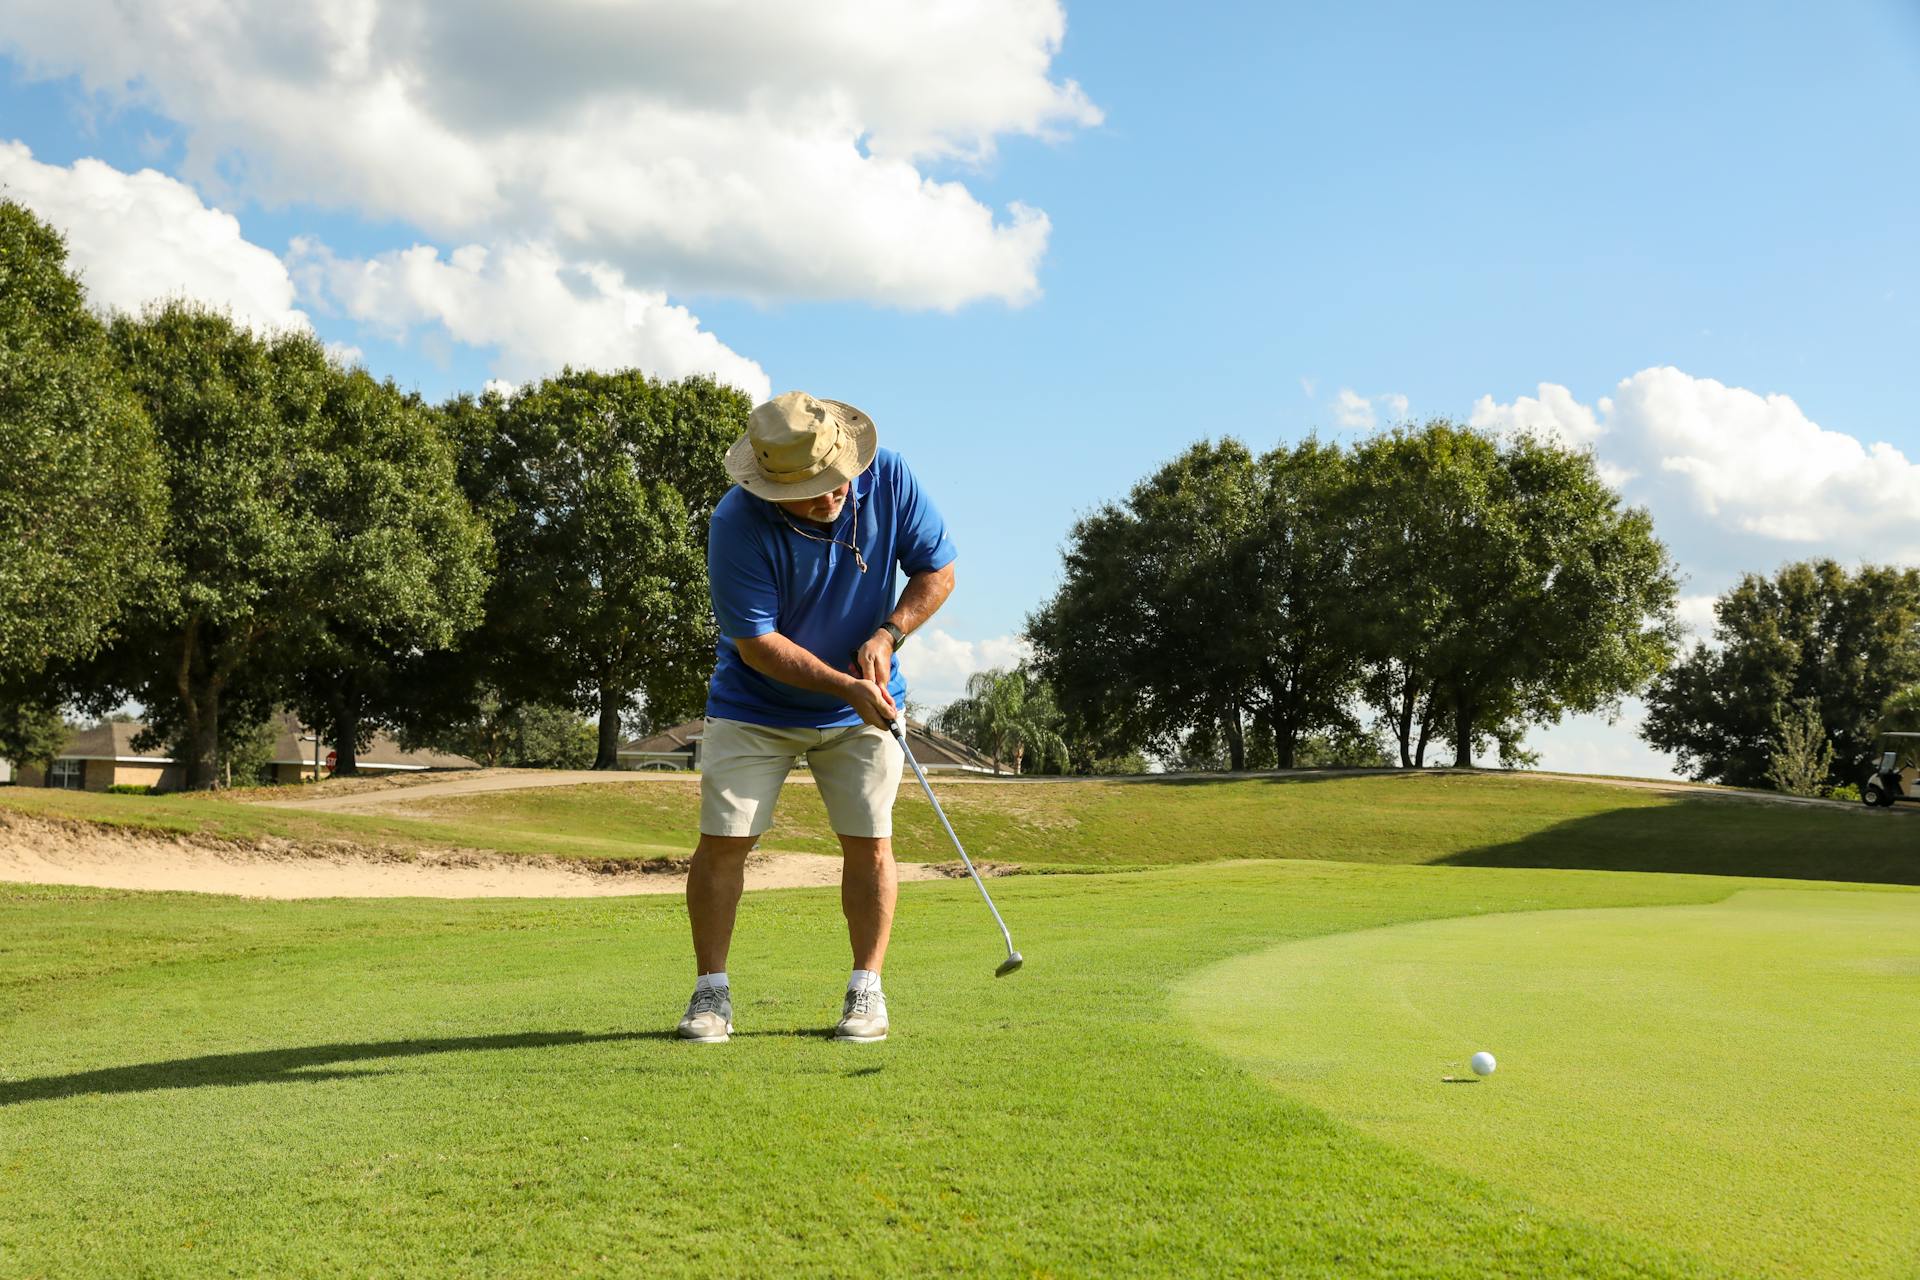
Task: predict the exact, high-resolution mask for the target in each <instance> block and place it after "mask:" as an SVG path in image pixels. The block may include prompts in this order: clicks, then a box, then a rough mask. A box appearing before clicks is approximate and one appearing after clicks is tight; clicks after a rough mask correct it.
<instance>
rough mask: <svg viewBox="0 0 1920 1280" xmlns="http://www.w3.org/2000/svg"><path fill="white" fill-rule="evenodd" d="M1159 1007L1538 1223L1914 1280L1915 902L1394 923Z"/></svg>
mask: <svg viewBox="0 0 1920 1280" xmlns="http://www.w3.org/2000/svg"><path fill="white" fill-rule="evenodd" d="M1179 1003H1180V1004H1181V1005H1182V1006H1183V1007H1184V1008H1186V1009H1188V1010H1190V1011H1191V1016H1192V1019H1193V1023H1194V1026H1195V1029H1196V1031H1197V1032H1198V1034H1199V1035H1200V1036H1201V1037H1202V1038H1203V1039H1204V1040H1206V1041H1208V1042H1210V1043H1212V1044H1214V1045H1216V1046H1218V1047H1219V1048H1221V1049H1222V1050H1224V1051H1225V1052H1226V1053H1228V1054H1229V1055H1231V1056H1232V1057H1234V1058H1236V1059H1238V1060H1239V1061H1240V1062H1242V1063H1243V1064H1244V1065H1246V1066H1247V1067H1248V1068H1249V1069H1250V1070H1252V1071H1253V1072H1254V1073H1255V1074H1256V1075H1258V1076H1260V1077H1262V1078H1264V1079H1266V1080H1268V1081H1269V1082H1271V1083H1272V1084H1274V1085H1275V1086H1277V1087H1279V1088H1280V1089H1282V1090H1284V1091H1285V1092H1286V1093H1288V1094H1291V1095H1293V1096H1295V1097H1298V1098H1300V1099H1302V1100H1304V1101H1307V1102H1309V1103H1311V1104H1313V1105H1315V1106H1318V1107H1321V1108H1323V1109H1324V1110H1326V1111H1328V1112H1330V1113H1332V1114H1333V1115H1335V1116H1336V1117H1338V1118H1341V1119H1344V1120H1346V1121H1349V1122H1351V1123H1352V1124H1354V1125H1356V1126H1358V1127H1360V1128H1361V1129H1363V1130H1365V1131H1367V1132H1369V1133H1372V1134H1374V1135H1376V1136H1378V1137H1380V1138H1382V1139H1385V1140H1387V1141H1389V1142H1391V1143H1394V1144H1396V1145H1399V1146H1402V1147H1405V1148H1409V1149H1411V1150H1414V1151H1417V1152H1420V1153H1423V1154H1425V1155H1427V1156H1429V1157H1431V1158H1433V1159H1436V1160H1437V1161H1439V1162H1441V1163H1442V1164H1444V1165H1446V1166H1448V1167H1451V1168H1454V1169H1458V1170H1460V1171H1461V1172H1462V1173H1465V1174H1470V1175H1473V1176H1475V1177H1478V1178H1482V1179H1485V1180H1487V1181H1489V1182H1492V1183H1495V1184H1499V1185H1502V1186H1504V1187H1506V1188H1508V1189H1511V1190H1516V1191H1519V1192H1521V1193H1523V1194H1525V1195H1527V1196H1529V1197H1531V1198H1533V1199H1535V1200H1536V1201H1538V1202H1540V1203H1542V1204H1544V1205H1548V1206H1551V1207H1553V1208H1556V1209H1561V1210H1568V1211H1572V1212H1574V1213H1577V1214H1579V1215H1580V1216H1583V1217H1586V1218H1588V1219H1589V1220H1592V1221H1596V1222H1600V1223H1604V1224H1606V1225H1608V1226H1611V1227H1614V1228H1616V1229H1619V1230H1623V1231H1627V1232H1630V1233H1631V1234H1633V1235H1636V1236H1640V1237H1641V1238H1643V1239H1652V1240H1659V1241H1662V1242H1664V1243H1667V1244H1671V1245H1676V1246H1679V1247H1682V1248H1687V1249H1690V1250H1692V1251H1694V1252H1695V1253H1697V1254H1698V1255H1700V1256H1702V1257H1703V1258H1706V1259H1710V1260H1711V1261H1712V1262H1714V1263H1717V1264H1720V1265H1723V1266H1726V1267H1727V1268H1728V1269H1729V1270H1730V1271H1731V1272H1732V1273H1734V1274H1741V1275H1758V1274H1769V1275H1771V1274H1777V1275H1794V1276H1806V1275H1830V1276H1850V1277H1853V1276H1913V1275H1916V1274H1920V1214H1916V1213H1915V1212H1914V1208H1913V1207H1914V1205H1915V1204H1916V1203H1920V1160H1917V1159H1916V1157H1915V1152H1916V1151H1920V894H1915V893H1894V892H1849V891H1837V890H1808V891H1800V890H1783V891H1774V890H1749V891H1745V892H1741V893H1737V894H1735V895H1734V896H1732V897H1731V898H1729V899H1727V900H1726V901H1724V902H1721V903H1718V904H1714V905H1707V906H1673V907H1651V908H1633V909H1625V910H1584V911H1550V912H1538V913H1527V914H1514V915H1489V916H1481V917H1477V918H1469V919H1453V920H1442V921H1434V922H1431V923H1420V924H1407V925H1398V926H1392V927H1388V928H1381V929H1371V930H1366V931H1363V932H1358V933H1346V934H1338V935H1333V936H1329V937H1322V938H1315V939H1311V940H1307V941H1302V942H1294V943H1288V944H1286V945H1283V946H1280V947H1276V948H1273V949H1270V950H1266V951H1261V952H1258V953H1255V954H1252V955H1248V956H1241V957H1238V958H1235V959H1233V960H1229V961H1225V962H1222V963H1220V964H1216V965H1213V966H1211V967H1209V968H1207V969H1205V970H1203V971H1201V972H1200V973H1199V974H1197V975H1196V976H1194V977H1193V978H1191V979H1190V980H1188V981H1187V982H1185V983H1184V984H1183V985H1182V987H1181V988H1180V993H1179ZM1479 1049H1487V1050H1490V1051H1492V1052H1493V1053H1494V1054H1496V1055H1497V1056H1498V1058H1499V1063H1500V1067H1499V1070H1498V1071H1497V1072H1496V1073H1495V1074H1494V1075H1493V1076H1492V1077H1491V1078H1489V1079H1487V1080H1485V1081H1475V1082H1473V1083H1467V1082H1465V1081H1468V1080H1472V1077H1471V1076H1470V1074H1469V1072H1468V1070H1467V1058H1468V1057H1469V1055H1471V1054H1472V1053H1473V1052H1474V1051H1476V1050H1479ZM1449 1078H1452V1080H1453V1081H1458V1082H1449Z"/></svg>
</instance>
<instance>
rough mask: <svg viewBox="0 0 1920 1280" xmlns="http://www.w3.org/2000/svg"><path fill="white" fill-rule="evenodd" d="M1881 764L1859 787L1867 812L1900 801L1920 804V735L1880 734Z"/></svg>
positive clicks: (1875, 766) (1877, 765) (1876, 766)
mask: <svg viewBox="0 0 1920 1280" xmlns="http://www.w3.org/2000/svg"><path fill="white" fill-rule="evenodd" d="M1879 747H1880V760H1879V763H1877V764H1875V765H1874V767H1873V772H1872V773H1871V774H1869V775H1868V776H1867V780H1866V781H1865V782H1863V783H1861V784H1860V799H1861V801H1862V802H1864V803H1865V804H1866V805H1867V806H1868V807H1869V808H1872V807H1874V806H1885V805H1892V804H1894V803H1896V802H1897V801H1901V800H1920V733H1882V734H1881V735H1880V741H1879Z"/></svg>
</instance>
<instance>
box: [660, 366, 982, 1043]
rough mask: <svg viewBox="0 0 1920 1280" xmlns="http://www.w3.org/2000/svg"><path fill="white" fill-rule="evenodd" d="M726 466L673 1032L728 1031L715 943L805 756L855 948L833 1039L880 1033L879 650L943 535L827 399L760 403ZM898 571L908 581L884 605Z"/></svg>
mask: <svg viewBox="0 0 1920 1280" xmlns="http://www.w3.org/2000/svg"><path fill="white" fill-rule="evenodd" d="M727 473H728V474H729V475H731V476H732V477H733V479H734V481H735V487H734V488H733V489H731V490H730V491H728V493H727V495H726V496H725V497H724V498H722V499H721V500H720V503H719V505H718V506H717V507H715V508H714V512H713V521H712V525H711V529H710V532H709V535H708V540H707V582H708V590H709V591H710V592H711V594H712V597H713V614H714V617H715V618H717V619H718V620H719V623H720V645H719V662H718V664H717V665H716V666H715V667H714V671H713V679H712V681H711V682H710V683H709V684H708V686H707V724H706V733H705V736H704V738H703V739H702V742H701V747H700V769H701V776H700V844H699V847H698V848H696V849H695V850H694V853H693V869H692V871H691V872H689V874H688V876H687V915H688V916H689V917H690V918H691V920H692V922H693V955H694V961H695V963H696V965H697V966H698V969H699V977H698V978H697V979H696V981H695V983H694V990H693V1000H692V1001H691V1002H690V1003H689V1004H688V1005H687V1015H686V1017H684V1018H682V1019H681V1020H680V1035H681V1036H682V1037H684V1038H685V1039H688V1040H693V1041H698V1042H700V1043H703V1044H715V1043H719V1042H721V1041H724V1040H726V1038H727V1037H728V1035H729V1034H730V1033H731V1032H732V1031H733V999H732V992H731V990H730V989H729V986H728V982H727V948H728V945H729V943H731V941H732V939H733V918H734V912H735V910H736V908H738V907H739V905H740V890H741V885H742V882H743V879H744V876H745V872H746V864H747V851H748V850H750V849H752V848H753V846H754V843H755V842H756V841H757V840H758V839H759V838H760V836H761V835H762V834H763V833H764V832H765V831H766V829H767V827H768V826H770V825H771V824H772V822H773V806H774V803H775V801H777V800H778V799H779V798H780V787H781V784H782V783H784V782H785V781H786V778H787V773H788V772H789V771H790V770H791V769H792V768H793V766H794V765H795V764H797V763H798V762H799V760H800V757H802V756H805V757H806V759H807V766H808V768H809V769H810V770H811V771H812V773H813V780H814V782H815V784H816V785H817V786H818V787H819V788H820V798H821V800H822V801H824V802H825V803H826V807H827V817H828V819H829V820H830V821H831V822H832V823H833V830H834V833H835V834H836V835H838V836H839V837H840V852H841V857H842V859H843V861H842V864H841V872H840V907H841V910H842V911H844V912H845V913H846V917H847V937H848V940H849V941H850V942H852V944H853V976H852V977H851V978H849V979H848V981H847V994H846V1001H845V1003H844V1004H843V1005H842V1007H841V1017H840V1023H839V1025H838V1026H837V1027H836V1028H835V1029H834V1036H835V1038H837V1039H840V1040H851V1041H857V1042H861V1043H867V1042H871V1041H875V1040H884V1039H886V1038H887V1001H886V996H885V995H884V994H883V993H882V991H881V989H880V967H881V965H882V964H883V963H884V962H885V960H886V955H887V935H888V934H889V933H890V932H891V931H892V928H893V906H894V899H895V896H896V895H897V893H898V891H899V883H898V880H897V878H896V875H895V871H894V865H893V839H892V837H893V798H894V793H895V792H896V791H897V790H898V789H899V786H900V766H901V761H902V756H901V752H900V747H899V745H898V744H897V743H895V742H894V740H893V738H892V735H890V734H889V733H888V732H887V726H888V725H890V724H892V723H893V720H894V718H895V717H896V716H898V715H900V714H901V712H900V706H901V703H902V701H903V700H904V699H905V697H906V692H907V686H906V682H905V681H904V680H902V679H901V677H900V664H899V663H898V662H897V661H896V660H895V657H894V655H895V653H896V652H897V651H898V650H899V648H900V646H901V645H902V644H904V643H906V639H907V637H908V636H910V635H912V634H913V633H914V631H916V630H917V629H918V628H919V627H920V625H921V624H922V623H924V622H926V620H927V619H928V618H931V617H932V616H933V614H934V611H935V610H937V609H938V608H939V607H940V606H941V604H942V603H944V602H945V600H946V598H947V596H948V595H949V594H950V593H951V592H952V591H953V558H954V550H953V543H952V542H951V541H950V540H949V539H948V537H947V528H946V524H945V523H944V522H943V521H942V520H941V519H940V513H939V512H938V511H936V510H935V509H934V506H933V503H932V502H931V501H929V500H928V498H927V495H926V494H925V493H923V492H922V491H921V489H920V485H919V483H918V482H917V481H916V480H915V479H914V477H913V473H912V472H911V471H909V470H907V464H906V463H905V462H903V461H901V459H900V456H899V455H898V454H896V453H893V452H891V451H889V450H886V449H882V448H880V447H879V439H878V435H877V433H876V432H875V430H874V426H873V420H872V419H871V418H869V417H867V415H866V414H864V413H862V412H860V411H859V410H858V409H856V408H854V407H853V406H852V405H846V404H841V403H840V402H839V401H837V400H817V399H815V398H814V397H812V396H810V395H807V394H806V393H805V392H801V391H789V392H787V393H786V394H785V395H783V396H778V397H776V398H775V399H773V400H769V401H768V402H767V403H765V404H763V405H761V406H759V407H758V408H756V409H755V410H754V411H753V413H752V415H751V416H749V417H748V419H747V433H746V435H744V436H742V437H741V438H740V439H739V440H738V441H737V442H735V444H734V446H733V448H732V449H730V450H728V452H727ZM896 565H897V566H898V567H899V568H900V569H901V570H902V571H904V572H905V573H906V575H907V585H906V588H905V590H903V591H902V592H901V593H900V596H899V599H897V600H896V599H895V598H894V569H895V566H896Z"/></svg>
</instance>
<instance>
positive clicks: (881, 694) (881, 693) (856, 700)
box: [846, 680, 900, 729]
mask: <svg viewBox="0 0 1920 1280" xmlns="http://www.w3.org/2000/svg"><path fill="white" fill-rule="evenodd" d="M846 699H847V704H848V705H849V706H851V707H852V708H853V709H854V710H855V711H858V712H859V713H860V718H861V719H862V720H865V721H866V722H867V723H868V724H870V725H872V726H873V727H874V728H876V729H886V728H889V727H891V726H892V724H893V722H894V719H895V718H896V717H897V716H899V714H900V713H899V711H897V710H896V709H895V708H894V705H893V695H892V694H890V693H888V692H887V686H886V685H884V684H882V683H880V682H879V681H876V680H855V681H854V682H853V683H851V684H849V685H848V686H847V689H846Z"/></svg>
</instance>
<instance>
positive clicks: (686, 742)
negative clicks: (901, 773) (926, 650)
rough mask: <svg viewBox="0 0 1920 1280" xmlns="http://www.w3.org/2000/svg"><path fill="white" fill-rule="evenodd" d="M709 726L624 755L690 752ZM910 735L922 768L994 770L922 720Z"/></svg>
mask: <svg viewBox="0 0 1920 1280" xmlns="http://www.w3.org/2000/svg"><path fill="white" fill-rule="evenodd" d="M706 725H707V722H706V721H705V720H688V721H686V722H685V723H684V724H677V725H674V726H673V727H672V728H671V729H662V730H661V731H660V732H659V733H656V734H654V735H652V736H651V737H646V738H635V739H634V740H633V741H632V742H626V743H622V744H621V746H620V754H621V755H624V756H640V755H671V754H674V753H676V752H681V751H686V750H688V749H689V748H690V747H691V746H692V745H693V744H694V743H696V742H698V741H699V740H700V736H701V734H703V733H705V732H706ZM907 736H908V738H909V739H910V740H911V742H912V744H913V758H914V759H915V760H918V761H919V762H920V767H921V768H923V769H924V768H927V767H929V766H932V767H945V768H949V769H979V770H981V771H982V772H986V773H991V772H993V761H992V760H989V759H988V758H987V757H986V756H983V755H981V754H980V753H979V752H978V751H975V750H974V749H973V748H972V747H970V746H968V745H967V744H966V743H964V742H962V741H960V740H959V739H958V738H950V737H948V736H947V735H946V734H944V733H936V732H935V731H934V730H932V729H929V728H928V727H927V726H926V725H924V724H921V723H920V722H919V721H916V720H909V721H907Z"/></svg>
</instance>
